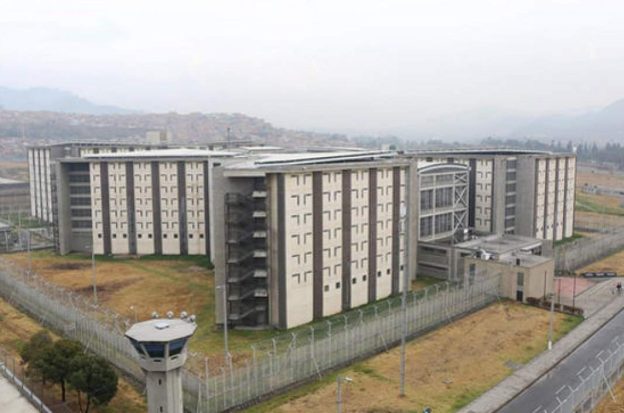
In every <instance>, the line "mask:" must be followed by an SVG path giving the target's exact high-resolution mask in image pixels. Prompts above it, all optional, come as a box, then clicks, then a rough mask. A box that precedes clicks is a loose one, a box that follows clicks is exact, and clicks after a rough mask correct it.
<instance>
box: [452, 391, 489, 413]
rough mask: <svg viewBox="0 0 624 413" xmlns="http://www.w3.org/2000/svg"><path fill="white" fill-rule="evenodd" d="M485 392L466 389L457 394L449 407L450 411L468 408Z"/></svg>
mask: <svg viewBox="0 0 624 413" xmlns="http://www.w3.org/2000/svg"><path fill="white" fill-rule="evenodd" d="M483 392H485V390H484V389H466V390H464V391H463V392H462V393H460V394H459V396H457V397H456V398H455V400H454V401H453V404H452V405H451V410H452V411H454V412H456V411H458V410H460V409H461V408H463V407H466V406H468V405H469V404H470V403H471V402H472V401H474V400H475V399H476V398H477V397H479V396H481V394H483Z"/></svg>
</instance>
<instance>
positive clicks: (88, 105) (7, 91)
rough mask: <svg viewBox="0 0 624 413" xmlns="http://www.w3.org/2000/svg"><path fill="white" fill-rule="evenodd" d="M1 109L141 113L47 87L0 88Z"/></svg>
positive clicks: (98, 113) (95, 113)
mask: <svg viewBox="0 0 624 413" xmlns="http://www.w3.org/2000/svg"><path fill="white" fill-rule="evenodd" d="M0 108H1V109H4V110H15V111H48V112H60V113H80V114H90V115H106V114H131V113H139V112H138V111H135V110H130V109H124V108H120V107H117V106H113V105H100V104H96V103H93V102H91V101H89V100H87V99H85V98H82V97H80V96H78V95H76V94H74V93H72V92H68V91H65V90H61V89H53V88H47V87H32V88H28V89H15V88H9V87H4V86H0Z"/></svg>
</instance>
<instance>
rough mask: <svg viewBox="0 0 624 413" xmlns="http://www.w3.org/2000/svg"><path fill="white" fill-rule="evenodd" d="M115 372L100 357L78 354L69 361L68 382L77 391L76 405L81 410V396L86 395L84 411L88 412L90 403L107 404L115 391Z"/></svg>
mask: <svg viewBox="0 0 624 413" xmlns="http://www.w3.org/2000/svg"><path fill="white" fill-rule="evenodd" d="M117 381H118V378H117V373H116V372H115V370H113V369H112V368H111V366H110V365H109V364H108V363H107V362H106V360H104V359H103V358H102V357H99V356H95V355H91V354H82V353H80V354H78V355H76V356H75V357H74V359H73V360H72V362H71V374H70V375H69V377H68V383H69V384H70V385H71V386H72V387H73V388H74V389H76V390H77V391H78V406H79V407H80V411H81V412H82V411H83V410H82V397H81V393H84V394H85V395H86V397H87V405H86V407H85V410H84V413H89V408H90V406H91V403H92V402H93V404H95V405H96V406H102V405H106V404H108V402H110V401H111V399H112V398H113V397H115V394H116V393H117Z"/></svg>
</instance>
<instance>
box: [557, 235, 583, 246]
mask: <svg viewBox="0 0 624 413" xmlns="http://www.w3.org/2000/svg"><path fill="white" fill-rule="evenodd" d="M579 238H583V234H579V233H578V232H575V233H573V234H572V236H571V237H567V238H564V239H560V240H559V241H555V247H560V246H562V245H565V244H568V243H570V242H574V241H576V240H577V239H579Z"/></svg>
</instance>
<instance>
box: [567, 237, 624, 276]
mask: <svg viewBox="0 0 624 413" xmlns="http://www.w3.org/2000/svg"><path fill="white" fill-rule="evenodd" d="M621 249H624V227H611V228H610V229H609V231H605V232H602V233H600V234H599V235H596V236H593V237H584V238H579V239H577V240H574V241H572V242H569V243H567V244H563V245H559V246H556V247H555V268H556V269H557V270H559V271H566V272H570V271H574V270H576V269H578V268H581V267H583V266H585V265H588V264H590V263H592V262H595V261H597V260H599V259H601V258H604V257H607V256H609V255H611V254H613V253H615V252H617V251H619V250H621Z"/></svg>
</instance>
